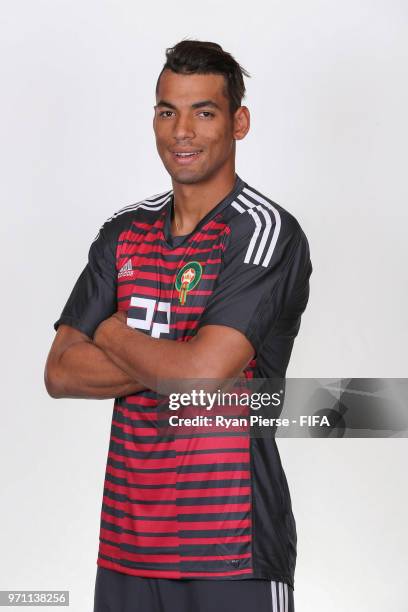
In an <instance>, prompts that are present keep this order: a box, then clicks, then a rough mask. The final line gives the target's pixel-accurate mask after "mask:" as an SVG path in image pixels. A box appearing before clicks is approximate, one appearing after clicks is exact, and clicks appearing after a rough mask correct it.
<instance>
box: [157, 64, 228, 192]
mask: <svg viewBox="0 0 408 612" xmlns="http://www.w3.org/2000/svg"><path fill="white" fill-rule="evenodd" d="M234 125H235V121H234V117H233V116H232V115H231V113H230V108H229V100H228V98H227V97H226V95H225V80H224V77H223V76H222V75H219V74H188V75H185V74H176V73H174V72H172V71H171V70H165V71H164V72H163V73H162V75H161V77H160V81H159V87H158V91H157V96H156V106H155V115H154V121H153V128H154V133H155V136H156V145H157V150H158V152H159V155H160V157H161V160H162V162H163V164H164V166H165V168H166V170H167V171H168V173H169V174H170V176H171V177H172V179H173V180H174V181H176V182H178V183H184V184H192V183H199V182H202V181H206V180H207V179H209V178H211V177H213V176H214V175H215V174H216V173H217V172H222V170H223V169H224V168H227V167H231V166H230V163H231V162H233V160H234V155H235V143H234V136H235V134H234Z"/></svg>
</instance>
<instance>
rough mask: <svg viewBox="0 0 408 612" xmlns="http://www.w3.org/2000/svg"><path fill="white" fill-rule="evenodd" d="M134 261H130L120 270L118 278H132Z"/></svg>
mask: <svg viewBox="0 0 408 612" xmlns="http://www.w3.org/2000/svg"><path fill="white" fill-rule="evenodd" d="M132 274H133V270H132V260H131V259H128V260H127V262H126V263H125V264H123V266H122V267H121V269H120V270H119V274H118V278H123V277H124V276H132Z"/></svg>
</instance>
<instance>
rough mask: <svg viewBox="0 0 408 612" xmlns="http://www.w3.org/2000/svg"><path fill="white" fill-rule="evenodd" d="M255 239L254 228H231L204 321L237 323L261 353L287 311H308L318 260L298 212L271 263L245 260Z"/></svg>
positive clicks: (291, 312)
mask: <svg viewBox="0 0 408 612" xmlns="http://www.w3.org/2000/svg"><path fill="white" fill-rule="evenodd" d="M237 234H238V233H237ZM249 241H250V235H248V234H246V235H242V236H239V235H236V236H235V239H234V236H233V234H231V236H230V240H229V244H227V247H226V249H225V253H224V264H223V268H222V270H221V272H220V274H219V276H218V279H217V284H216V286H215V289H214V292H213V294H212V295H211V297H210V299H209V302H208V304H207V306H206V308H205V310H204V313H203V315H202V318H201V321H200V327H202V326H204V325H226V326H228V327H233V328H235V329H237V330H239V331H240V332H242V333H243V334H244V335H245V336H246V337H247V338H248V340H249V341H250V342H251V344H252V346H253V347H254V349H255V351H256V352H257V353H259V351H260V348H261V346H262V344H263V342H264V340H265V339H266V337H267V336H270V333H271V332H273V329H274V327H275V326H276V325H277V323H278V320H279V317H280V316H281V315H282V316H285V315H286V314H288V315H289V313H290V316H291V317H292V316H294V314H295V313H296V315H297V316H299V315H300V314H301V313H302V312H303V311H304V309H305V307H306V304H307V300H308V295H309V277H310V274H311V271H312V266H311V263H310V254H309V246H308V242H307V239H306V236H305V234H304V233H303V231H302V229H301V228H300V226H299V225H298V223H297V222H296V221H294V220H293V218H292V221H291V222H290V224H289V227H282V230H281V235H280V236H279V237H278V240H277V242H276V245H275V248H274V251H273V255H272V257H271V259H270V261H269V263H268V265H267V266H263V265H261V264H254V263H245V261H244V260H245V255H246V252H247V249H248V243H249Z"/></svg>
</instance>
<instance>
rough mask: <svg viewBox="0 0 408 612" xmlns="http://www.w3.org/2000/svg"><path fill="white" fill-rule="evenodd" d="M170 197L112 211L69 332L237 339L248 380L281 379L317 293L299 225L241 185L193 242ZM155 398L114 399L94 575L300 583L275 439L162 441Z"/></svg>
mask: <svg viewBox="0 0 408 612" xmlns="http://www.w3.org/2000/svg"><path fill="white" fill-rule="evenodd" d="M172 211H173V194H172V192H171V191H168V192H166V193H163V194H160V195H157V196H153V197H150V198H147V199H145V200H143V201H141V202H139V203H137V204H134V205H130V206H127V207H125V208H123V209H121V210H120V211H119V212H117V213H115V214H114V215H113V216H112V217H111V218H110V219H108V220H107V221H106V222H105V223H104V225H103V226H102V228H101V229H100V231H99V233H98V236H97V237H96V239H95V240H94V242H93V243H92V245H91V248H90V251H89V259H88V263H87V265H86V267H85V269H84V270H83V272H82V274H81V275H80V277H79V279H78V281H77V283H76V285H75V287H74V289H73V291H72V293H71V295H70V297H69V299H68V302H67V304H66V306H65V307H64V310H63V312H62V314H61V317H60V319H59V320H58V321H57V322H56V324H55V328H57V327H58V325H59V324H60V323H65V324H67V325H70V326H72V327H75V328H76V329H78V330H80V331H82V332H84V333H85V334H87V335H88V336H89V337H92V336H93V334H94V331H95V329H96V327H97V326H98V324H99V323H100V322H101V321H103V320H104V319H106V318H107V317H109V316H110V315H112V314H113V313H114V312H115V311H116V310H117V309H121V310H125V311H126V312H127V321H128V325H130V326H132V327H133V328H135V329H138V330H140V331H143V332H144V333H146V334H150V335H151V336H153V337H155V338H167V339H171V340H174V341H184V342H186V341H189V339H191V338H192V337H193V336H194V335H195V334H196V333H197V331H198V329H199V328H201V327H203V326H204V325H226V326H229V327H233V328H235V329H237V330H239V331H240V332H242V333H243V334H244V335H245V336H246V337H247V338H248V340H249V341H250V342H251V344H252V345H253V347H254V349H255V358H254V359H253V360H252V361H251V363H250V364H249V365H248V368H247V370H246V376H247V377H248V378H251V377H254V376H255V377H257V378H276V377H279V378H283V377H284V376H285V372H286V368H287V365H288V362H289V358H290V354H291V350H292V347H293V341H294V338H295V336H296V335H297V333H298V330H299V326H300V318H301V315H302V313H303V311H304V309H305V307H306V304H307V301H308V295H309V277H310V274H311V269H312V268H311V263H310V256H309V248H308V243H307V239H306V237H305V235H304V233H303V231H302V229H301V227H300V225H299V223H298V222H297V220H296V219H295V218H294V217H293V216H292V215H291V214H290V213H288V212H287V211H286V210H284V209H283V208H282V207H281V206H279V205H277V204H276V203H274V202H273V201H272V200H270V199H269V198H267V197H266V196H264V195H262V194H261V193H259V192H258V191H257V190H255V189H253V188H252V187H250V186H249V185H248V184H246V183H245V182H244V181H242V180H241V179H240V178H239V177H237V178H236V182H235V185H234V188H233V190H232V191H231V193H230V194H228V196H227V197H226V198H224V199H223V200H222V201H221V202H220V203H219V204H218V205H217V206H215V207H214V208H213V209H212V210H211V211H210V212H209V213H208V214H207V215H206V216H205V217H204V218H203V219H202V220H201V221H200V222H199V224H198V225H197V227H196V228H195V230H194V231H193V232H192V233H191V234H189V235H188V236H185V237H173V236H172V234H171V216H172ZM158 404H159V400H158V395H157V393H155V392H154V391H150V390H146V391H141V392H138V393H135V394H134V395H131V396H127V397H121V398H118V399H116V400H115V404H114V409H113V417H112V427H111V437H110V445H109V453H108V459H107V466H106V475H105V484H104V494H103V502H102V511H101V529H100V545H99V555H98V564H99V565H100V566H102V567H106V568H109V569H114V570H117V571H121V572H124V573H128V574H133V575H136V576H146V577H160V578H176V579H182V578H201V579H202V578H208V579H242V578H265V579H270V580H276V581H281V582H286V583H287V584H289V585H291V586H293V582H294V570H295V562H296V527H295V521H294V518H293V513H292V507H291V500H290V495H289V490H288V486H287V482H286V478H285V474H284V472H283V469H282V465H281V462H280V457H279V453H278V449H277V446H276V442H275V439H274V438H270V437H269V438H268V439H265V438H262V437H260V438H250V437H249V436H248V434H247V433H245V432H243V433H242V435H238V436H237V435H235V436H233V437H231V436H228V435H225V436H223V435H220V434H219V433H218V434H214V435H211V434H206V435H194V434H192V435H186V436H177V435H174V436H170V437H169V436H163V435H162V434H161V433H160V431H159V428H158V427H157V423H158V421H159V416H160V410H159V406H158Z"/></svg>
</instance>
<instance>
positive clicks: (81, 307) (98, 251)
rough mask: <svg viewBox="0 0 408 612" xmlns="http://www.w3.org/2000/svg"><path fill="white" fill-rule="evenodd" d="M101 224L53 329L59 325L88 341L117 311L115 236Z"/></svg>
mask: <svg viewBox="0 0 408 612" xmlns="http://www.w3.org/2000/svg"><path fill="white" fill-rule="evenodd" d="M112 230H113V228H112V225H111V224H109V223H105V225H104V226H103V227H102V228H101V230H100V231H99V233H98V235H97V237H96V238H95V240H94V241H93V243H92V244H91V247H90V249H89V255H88V263H87V265H86V266H85V268H84V269H83V271H82V273H81V275H80V277H79V278H78V280H77V282H76V284H75V286H74V288H73V290H72V292H71V295H70V296H69V298H68V301H67V303H66V304H65V306H64V309H63V311H62V313H61V316H60V318H59V319H58V321H56V322H55V324H54V328H55V329H56V330H57V329H58V326H59V325H60V324H61V323H65V324H66V325H70V326H71V327H75V329H78V330H79V331H81V332H83V333H84V334H86V335H87V336H89V337H90V338H92V337H93V334H94V332H95V330H96V328H97V327H98V325H99V323H101V322H102V321H104V320H105V319H107V318H108V317H110V316H111V315H112V314H113V313H114V312H115V311H116V310H117V297H116V284H117V272H116V236H115V234H114V232H113V231H112Z"/></svg>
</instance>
